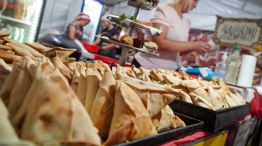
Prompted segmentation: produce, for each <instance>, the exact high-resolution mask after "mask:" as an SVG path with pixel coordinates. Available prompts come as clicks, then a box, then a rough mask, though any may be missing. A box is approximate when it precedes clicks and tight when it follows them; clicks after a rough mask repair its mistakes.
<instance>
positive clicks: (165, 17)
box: [135, 4, 190, 70]
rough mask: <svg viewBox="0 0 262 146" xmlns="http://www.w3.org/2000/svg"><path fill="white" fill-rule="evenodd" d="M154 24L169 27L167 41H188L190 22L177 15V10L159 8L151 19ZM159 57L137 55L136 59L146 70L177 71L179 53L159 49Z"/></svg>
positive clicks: (166, 6) (161, 6) (167, 6)
mask: <svg viewBox="0 0 262 146" xmlns="http://www.w3.org/2000/svg"><path fill="white" fill-rule="evenodd" d="M151 21H152V22H153V23H158V24H163V25H166V26H168V34H167V39H169V40H175V41H188V37H189V30H190V22H189V20H187V19H186V18H185V17H183V18H182V19H181V17H180V16H179V15H178V14H177V12H176V10H175V8H173V7H171V6H170V5H169V4H163V5H160V6H158V7H157V8H156V9H155V11H154V13H153V18H152V19H151ZM159 53H160V55H159V56H152V55H148V54H144V53H141V52H139V53H137V54H136V55H135V59H136V60H137V61H138V62H139V64H141V66H142V67H144V68H146V69H158V68H162V69H170V70H175V69H177V68H178V67H179V65H180V55H179V52H171V51H167V50H164V49H161V48H159Z"/></svg>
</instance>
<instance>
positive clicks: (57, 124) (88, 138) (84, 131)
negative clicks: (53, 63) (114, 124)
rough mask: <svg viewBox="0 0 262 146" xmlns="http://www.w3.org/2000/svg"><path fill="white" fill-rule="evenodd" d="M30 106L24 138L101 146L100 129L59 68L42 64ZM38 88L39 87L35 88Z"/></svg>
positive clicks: (24, 128) (30, 95)
mask: <svg viewBox="0 0 262 146" xmlns="http://www.w3.org/2000/svg"><path fill="white" fill-rule="evenodd" d="M36 73H37V74H38V73H39V75H37V78H38V79H36V80H34V81H33V82H34V83H33V84H34V86H31V87H32V88H31V89H30V90H29V92H28V94H27V97H28V98H29V99H31V100H29V103H28V105H27V106H26V107H25V108H26V109H25V111H26V113H25V121H24V123H23V127H22V131H21V137H22V138H23V139H27V140H30V141H33V142H35V143H38V144H44V143H46V142H52V141H81V142H85V143H89V144H90V145H101V141H100V137H99V136H98V134H97V132H98V131H97V129H96V128H95V127H94V126H93V124H92V121H91V119H90V117H89V115H88V113H87V112H86V111H85V108H84V106H83V105H82V104H81V103H80V101H79V100H78V98H77V97H76V94H75V93H74V92H73V91H72V89H71V88H70V86H69V84H68V81H67V80H66V78H65V77H64V76H63V75H62V74H61V73H60V71H59V70H58V69H55V70H53V69H52V68H50V67H49V65H48V64H46V63H44V64H41V65H40V66H39V67H38V68H37V71H36ZM35 88H37V89H38V90H36V91H33V90H35Z"/></svg>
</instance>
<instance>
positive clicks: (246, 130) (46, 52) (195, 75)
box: [0, 0, 262, 146]
mask: <svg viewBox="0 0 262 146" xmlns="http://www.w3.org/2000/svg"><path fill="white" fill-rule="evenodd" d="M120 2H121V1H111V2H110V1H102V4H104V5H105V6H106V7H108V8H109V9H108V11H110V12H114V9H111V8H114V7H117V4H118V3H120ZM161 2H164V1H160V3H161ZM200 2H201V1H200ZM202 2H205V0H203V1H202ZM122 3H124V4H126V5H127V6H128V8H129V7H130V8H131V9H132V10H131V12H133V13H128V15H129V16H134V18H136V19H130V17H129V16H124V18H123V17H122V16H123V15H122V16H121V14H122V13H121V12H120V13H121V14H120V15H117V14H110V15H106V17H107V19H108V20H110V21H112V22H114V23H115V24H117V25H119V26H121V27H122V28H123V29H122V30H123V31H122V34H121V36H120V37H119V39H114V38H110V37H106V36H102V35H96V37H98V38H100V39H102V40H104V41H105V42H109V43H114V44H116V45H119V46H121V47H122V49H123V50H122V54H121V57H120V60H119V64H117V65H112V64H107V63H105V62H103V61H101V60H103V59H101V60H92V61H76V60H75V59H74V58H71V57H70V55H71V54H72V53H74V50H72V49H69V48H62V47H59V46H55V47H54V46H53V47H50V46H45V44H41V43H40V42H25V43H21V42H18V41H16V40H14V39H12V38H10V35H11V34H10V32H1V33H0V114H1V115H3V116H2V117H1V118H0V127H1V130H0V145H2V144H3V145H7V146H9V145H10V146H11V145H22V146H34V145H41V146H42V145H43V146H75V145H77V146H85V145H97V146H98V145H106V146H111V145H123V146H130V145H136V146H137V145H163V146H175V145H196V146H201V145H228V146H229V145H246V144H247V143H248V140H249V138H250V137H251V136H253V137H252V138H251V139H253V141H251V142H250V141H249V143H252V145H258V143H259V138H258V139H257V137H258V136H259V135H261V120H259V118H261V113H260V112H259V108H261V105H262V104H261V97H260V95H259V88H255V87H253V86H252V81H253V76H254V72H255V66H252V64H256V60H255V63H254V61H253V62H252V59H251V62H250V59H249V58H248V59H247V63H246V62H244V61H245V59H242V60H241V61H242V62H241V66H239V70H240V71H239V75H238V76H239V78H240V76H241V72H243V71H242V70H244V71H245V70H246V72H245V73H248V72H247V70H248V71H250V74H251V75H249V76H252V78H245V77H246V76H244V77H243V78H244V81H245V82H243V81H241V82H240V81H239V82H236V83H234V84H228V83H227V80H222V79H221V78H217V77H216V76H215V73H214V68H215V67H214V66H213V67H212V66H205V68H203V65H202V66H201V64H197V65H199V66H200V67H198V68H195V67H194V68H192V67H189V65H185V66H184V67H183V68H181V69H180V70H176V71H175V70H164V69H161V68H159V69H146V68H143V67H140V68H136V67H135V66H129V67H124V66H125V64H126V62H128V56H129V55H130V54H131V55H132V53H133V52H136V51H138V52H141V53H146V54H150V55H154V56H158V55H159V54H158V47H157V44H156V43H154V42H152V40H150V39H147V40H146V41H145V42H143V43H142V45H137V44H136V45H135V46H134V44H135V42H134V38H133V33H134V32H138V31H139V32H143V33H144V34H147V35H148V36H153V35H158V34H159V33H161V30H159V28H154V27H152V25H151V24H150V23H145V22H147V21H145V20H143V21H142V20H141V19H140V18H141V17H142V16H143V12H144V11H147V12H150V10H151V9H153V7H154V6H155V3H153V2H151V1H147V2H145V3H144V2H142V3H141V2H137V1H135V0H129V1H125V2H121V3H120V5H122ZM200 6H201V5H200ZM261 7H262V6H261ZM86 9H87V8H86ZM143 9H145V10H143ZM83 10H85V8H83ZM127 12H128V11H127ZM126 14H127V13H126ZM45 20H46V19H45ZM217 20H218V21H217V23H216V25H215V26H216V27H214V32H215V33H214V37H213V38H214V41H215V44H216V48H217V49H216V51H214V52H216V53H217V54H219V53H220V51H221V50H222V51H225V50H227V49H224V50H223V46H224V45H226V46H230V45H232V44H233V45H235V44H236V42H234V41H235V40H234V39H235V38H237V37H231V36H230V35H234V36H235V31H237V28H243V27H246V26H252V25H254V27H252V30H253V29H255V30H257V31H256V32H254V34H255V35H254V36H255V37H252V35H250V34H248V35H249V36H250V37H243V40H245V39H253V40H252V41H247V42H244V41H239V42H237V44H238V45H244V46H245V47H257V46H259V45H261V40H262V39H261V38H262V35H261V33H259V30H260V31H261V27H262V26H261V25H262V23H261V18H260V19H257V20H254V22H252V21H250V20H247V19H245V20H244V19H228V18H222V17H221V18H218V19H217ZM239 22H241V23H239ZM234 23H239V24H241V25H242V26H238V25H236V24H234ZM232 24H233V25H232ZM228 26H231V28H232V29H227V28H229V27H228ZM235 26H238V27H237V28H235ZM92 29H93V28H92ZM195 29H196V28H195ZM198 30H199V29H198ZM205 31H207V30H205ZM208 32H210V30H208ZM241 35H242V34H241ZM149 38H150V37H149ZM225 38H226V39H225ZM229 38H232V40H230V39H229ZM241 38H242V37H241ZM229 40H230V41H231V42H233V43H232V44H231V42H230V41H229ZM244 43H250V45H245V44H244ZM230 47H231V48H232V46H230ZM242 48H243V47H242ZM87 49H88V48H87ZM214 52H212V53H214ZM252 53H253V52H252ZM256 53H257V52H256ZM206 56H209V54H206ZM218 56H219V55H218ZM203 58H206V57H203ZM217 60H219V61H220V59H219V58H217ZM243 64H248V65H249V66H248V67H251V68H252V69H251V68H249V69H247V67H246V66H245V67H244V69H241V67H242V66H244V65H243ZM194 65H195V64H194ZM242 68H243V67H242ZM250 113H251V114H252V115H250ZM250 145H251V144H250Z"/></svg>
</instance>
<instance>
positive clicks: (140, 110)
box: [104, 81, 157, 146]
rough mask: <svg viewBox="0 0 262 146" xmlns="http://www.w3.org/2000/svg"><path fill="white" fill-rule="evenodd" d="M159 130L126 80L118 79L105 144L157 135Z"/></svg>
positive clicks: (108, 145) (109, 144) (109, 145)
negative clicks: (111, 117)
mask: <svg viewBox="0 0 262 146" xmlns="http://www.w3.org/2000/svg"><path fill="white" fill-rule="evenodd" d="M156 134H157V131H156V130H155V127H154V125H153V123H152V121H151V118H150V116H149V114H148V112H147V111H146V109H145V108H144V105H143V103H142V102H141V100H140V99H139V97H138V96H137V95H136V93H135V92H134V91H133V90H132V89H131V88H130V87H128V86H127V85H126V84H125V83H124V82H121V81H117V83H116V90H115V102H114V114H113V119H112V123H111V128H110V132H109V136H108V138H107V140H106V142H105V143H104V145H105V146H111V145H116V144H120V143H124V142H128V141H131V140H134V139H138V138H142V137H146V136H152V135H156Z"/></svg>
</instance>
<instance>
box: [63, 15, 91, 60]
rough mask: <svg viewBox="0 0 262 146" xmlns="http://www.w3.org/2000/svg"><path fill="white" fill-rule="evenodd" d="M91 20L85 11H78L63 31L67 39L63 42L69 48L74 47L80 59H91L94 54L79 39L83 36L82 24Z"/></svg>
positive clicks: (84, 24)
mask: <svg viewBox="0 0 262 146" xmlns="http://www.w3.org/2000/svg"><path fill="white" fill-rule="evenodd" d="M90 22H91V20H90V17H89V15H87V14H85V13H80V14H79V15H78V16H77V17H76V18H75V20H74V21H73V22H71V23H69V24H68V25H67V27H66V30H65V32H64V38H65V39H67V41H65V42H64V43H66V44H67V47H69V48H76V49H77V52H78V54H79V55H80V56H76V58H78V57H79V58H80V60H86V59H93V57H94V55H93V54H92V53H89V52H88V51H87V50H86V49H85V48H84V46H83V45H82V43H81V41H82V40H83V38H84V33H83V31H84V28H83V27H84V26H86V25H88V24H89V23H90Z"/></svg>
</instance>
